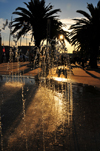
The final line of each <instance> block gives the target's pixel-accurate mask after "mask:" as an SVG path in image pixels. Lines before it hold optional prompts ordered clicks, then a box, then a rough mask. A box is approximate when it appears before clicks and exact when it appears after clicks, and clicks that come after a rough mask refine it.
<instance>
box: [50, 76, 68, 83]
mask: <svg viewBox="0 0 100 151" xmlns="http://www.w3.org/2000/svg"><path fill="white" fill-rule="evenodd" d="M52 79H54V80H55V81H58V82H67V81H68V80H69V79H67V78H61V77H52Z"/></svg>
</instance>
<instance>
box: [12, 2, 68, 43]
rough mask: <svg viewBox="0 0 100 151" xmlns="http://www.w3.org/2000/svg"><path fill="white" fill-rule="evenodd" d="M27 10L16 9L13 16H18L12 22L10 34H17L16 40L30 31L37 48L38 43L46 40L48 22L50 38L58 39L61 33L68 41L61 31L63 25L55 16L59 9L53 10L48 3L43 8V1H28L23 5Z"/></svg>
mask: <svg viewBox="0 0 100 151" xmlns="http://www.w3.org/2000/svg"><path fill="white" fill-rule="evenodd" d="M24 4H25V5H26V7H27V8H22V7H18V8H16V10H15V11H14V12H13V14H15V15H18V17H17V18H15V19H14V20H13V22H12V27H14V29H13V31H12V34H14V33H16V32H18V39H19V38H20V37H21V36H22V35H24V34H26V33H27V32H28V31H31V34H32V38H33V36H34V38H35V44H36V45H37V46H39V44H40V41H41V40H43V39H46V38H47V22H48V19H49V20H50V38H53V37H54V36H56V37H58V35H59V34H61V33H63V34H64V35H65V38H66V39H67V40H68V36H67V32H66V31H64V30H63V29H62V27H63V23H62V22H60V20H59V19H58V18H57V17H58V16H57V15H56V14H57V13H58V12H60V11H61V10H60V9H53V6H52V5H51V4H50V3H49V4H48V5H47V6H45V0H41V1H37V0H30V2H28V3H25V2H24Z"/></svg>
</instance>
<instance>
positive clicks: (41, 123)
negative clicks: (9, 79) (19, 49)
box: [2, 85, 72, 149]
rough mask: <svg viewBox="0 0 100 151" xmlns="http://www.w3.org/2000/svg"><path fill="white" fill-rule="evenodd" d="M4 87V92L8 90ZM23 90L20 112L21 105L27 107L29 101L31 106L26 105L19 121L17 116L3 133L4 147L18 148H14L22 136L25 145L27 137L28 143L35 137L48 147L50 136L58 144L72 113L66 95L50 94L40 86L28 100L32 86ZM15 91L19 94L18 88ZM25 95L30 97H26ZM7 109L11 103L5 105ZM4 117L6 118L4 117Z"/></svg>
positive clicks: (12, 88) (53, 92)
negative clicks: (22, 102)
mask: <svg viewBox="0 0 100 151" xmlns="http://www.w3.org/2000/svg"><path fill="white" fill-rule="evenodd" d="M4 87H5V88H4V89H5V91H6V90H8V88H7V86H6V85H5V86H4ZM34 87H35V85H34ZM9 88H10V91H12V90H14V89H16V88H14V87H12V85H11V86H10V85H9ZM23 88H24V89H23V94H22V95H23V98H24V100H25V97H26V95H27V101H26V102H24V108H25V104H27V102H28V101H29V100H30V99H31V102H30V103H29V105H28V107H27V109H25V110H24V111H23V110H22V113H21V114H22V115H23V116H22V119H20V117H21V115H19V116H18V117H16V119H14V120H13V124H12V125H10V127H9V128H8V130H7V133H6V134H5V135H4V139H5V140H6V141H7V144H8V145H7V144H6V145H7V146H8V148H9V149H11V148H14V149H15V146H16V145H17V144H19V145H18V146H20V145H21V143H23V142H25V141H26V136H27V141H28V143H29V141H30V137H31V141H33V140H34V139H37V138H38V137H39V139H41V141H42V142H43V137H44V140H45V142H47V140H48V141H49V143H51V142H52V139H51V134H52V137H53V140H55V137H56V140H57V139H58V140H59V137H60V135H61V134H63V132H64V129H66V128H68V127H69V126H70V121H71V116H72V112H70V110H71V108H72V106H71V103H70V101H69V102H68V95H67V93H59V92H58V91H53V90H51V89H49V88H47V87H42V86H41V87H39V88H38V89H37V91H36V93H35V94H34V97H32V94H31V93H30V91H31V88H32V86H31V85H30V87H29V86H25V85H24V87H23ZM27 90H28V91H27ZM14 91H15V90H14ZM14 91H13V92H14ZM17 91H20V93H21V87H19V88H18V89H17ZM17 91H15V92H17ZM44 92H45V93H44ZM18 93H19V92H18ZM28 93H29V94H30V95H31V96H30V95H28ZM65 94H66V99H65ZM7 95H8V93H7ZM18 95H20V94H18ZM6 97H7V96H6ZM11 99H12V98H11ZM14 100H15V98H14ZM15 101H16V103H18V102H19V100H18V101H17V100H15ZM5 105H6V103H5ZM10 105H11V103H10V102H9V106H10ZM9 111H10V110H9ZM9 111H8V115H9ZM16 111H17V105H16ZM4 114H5V116H6V113H4ZM13 114H16V112H15V113H13ZM10 118H11V117H10ZM23 118H24V119H23ZM19 119H20V123H19V124H18V125H16V121H18V120H19ZM3 120H4V119H3ZM6 120H7V119H6ZM2 123H3V121H2ZM68 124H69V125H68ZM38 133H39V134H38ZM60 133H61V134H60ZM37 135H39V136H37ZM53 135H54V136H53ZM5 136H6V137H5ZM5 140H4V142H5ZM22 140H23V141H22ZM54 142H55V141H54ZM33 144H34V141H33ZM28 145H29V144H28ZM33 146H34V145H33ZM35 147H36V146H35Z"/></svg>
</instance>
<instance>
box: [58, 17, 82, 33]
mask: <svg viewBox="0 0 100 151" xmlns="http://www.w3.org/2000/svg"><path fill="white" fill-rule="evenodd" d="M73 19H81V17H75V18H64V19H60V21H61V22H62V23H63V24H65V25H66V27H64V29H65V30H68V29H69V27H70V26H71V25H72V24H75V21H74V20H73Z"/></svg>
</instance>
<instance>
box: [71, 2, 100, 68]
mask: <svg viewBox="0 0 100 151" xmlns="http://www.w3.org/2000/svg"><path fill="white" fill-rule="evenodd" d="M87 8H88V10H89V12H90V14H88V13H87V12H85V11H82V10H77V12H78V13H80V14H82V15H83V16H84V18H81V19H74V20H75V21H76V23H75V24H73V25H71V27H70V29H71V30H72V31H71V33H70V38H71V44H72V45H76V47H77V50H80V51H82V52H85V54H87V55H89V56H90V66H91V68H97V56H98V50H99V45H100V1H99V2H98V3H97V7H94V6H93V4H87Z"/></svg>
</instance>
